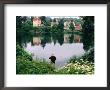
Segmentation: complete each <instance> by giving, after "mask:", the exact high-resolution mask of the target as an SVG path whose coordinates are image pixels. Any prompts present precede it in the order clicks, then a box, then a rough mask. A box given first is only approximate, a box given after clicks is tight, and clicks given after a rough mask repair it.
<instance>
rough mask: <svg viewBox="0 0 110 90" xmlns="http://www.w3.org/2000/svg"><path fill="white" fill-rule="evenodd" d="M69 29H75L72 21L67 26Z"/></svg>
mask: <svg viewBox="0 0 110 90" xmlns="http://www.w3.org/2000/svg"><path fill="white" fill-rule="evenodd" d="M69 29H70V30H71V31H73V30H74V29H75V27H74V25H73V23H72V22H71V23H70V27H69Z"/></svg>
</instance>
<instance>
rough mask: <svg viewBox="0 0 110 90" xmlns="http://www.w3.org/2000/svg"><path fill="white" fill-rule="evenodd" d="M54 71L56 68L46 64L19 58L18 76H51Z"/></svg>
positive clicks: (17, 63)
mask: <svg viewBox="0 0 110 90" xmlns="http://www.w3.org/2000/svg"><path fill="white" fill-rule="evenodd" d="M53 71H54V68H53V67H52V66H51V65H50V64H48V63H46V62H39V61H37V60H36V61H29V60H25V58H23V57H17V61H16V74H49V73H53Z"/></svg>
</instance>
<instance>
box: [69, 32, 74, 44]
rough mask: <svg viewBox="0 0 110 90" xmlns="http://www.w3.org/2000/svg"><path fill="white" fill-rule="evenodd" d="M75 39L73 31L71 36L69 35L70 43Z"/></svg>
mask: <svg viewBox="0 0 110 90" xmlns="http://www.w3.org/2000/svg"><path fill="white" fill-rule="evenodd" d="M73 40H74V34H73V33H72V34H71V36H69V43H73Z"/></svg>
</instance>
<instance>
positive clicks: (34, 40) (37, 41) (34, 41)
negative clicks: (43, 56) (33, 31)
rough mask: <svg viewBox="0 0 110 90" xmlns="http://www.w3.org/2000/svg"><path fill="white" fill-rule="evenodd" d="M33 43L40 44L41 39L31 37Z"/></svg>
mask: <svg viewBox="0 0 110 90" xmlns="http://www.w3.org/2000/svg"><path fill="white" fill-rule="evenodd" d="M32 43H33V45H37V46H38V45H40V44H41V39H40V37H33V42H32Z"/></svg>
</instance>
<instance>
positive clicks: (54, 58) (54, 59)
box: [49, 54, 56, 65]
mask: <svg viewBox="0 0 110 90" xmlns="http://www.w3.org/2000/svg"><path fill="white" fill-rule="evenodd" d="M49 59H51V64H54V65H55V61H56V57H55V56H54V54H52V56H51V57H49Z"/></svg>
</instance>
